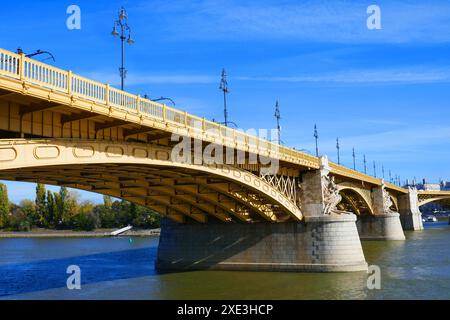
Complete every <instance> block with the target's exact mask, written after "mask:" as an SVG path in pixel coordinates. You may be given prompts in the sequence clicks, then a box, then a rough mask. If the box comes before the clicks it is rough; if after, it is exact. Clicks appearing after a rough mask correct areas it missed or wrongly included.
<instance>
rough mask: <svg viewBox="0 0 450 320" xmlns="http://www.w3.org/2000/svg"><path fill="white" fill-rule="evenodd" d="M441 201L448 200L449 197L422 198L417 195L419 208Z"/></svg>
mask: <svg viewBox="0 0 450 320" xmlns="http://www.w3.org/2000/svg"><path fill="white" fill-rule="evenodd" d="M443 200H450V195H444V196H423V195H420V194H419V202H418V205H419V207H421V206H423V205H425V204H428V203H432V202H439V201H443Z"/></svg>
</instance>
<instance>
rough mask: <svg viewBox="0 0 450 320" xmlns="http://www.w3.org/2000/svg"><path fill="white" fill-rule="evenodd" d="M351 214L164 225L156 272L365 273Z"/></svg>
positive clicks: (164, 221) (354, 218)
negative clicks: (282, 220) (302, 219)
mask: <svg viewBox="0 0 450 320" xmlns="http://www.w3.org/2000/svg"><path fill="white" fill-rule="evenodd" d="M355 220H356V217H355V216H354V215H353V214H343V215H339V216H325V215H324V216H320V217H305V222H285V223H264V222H261V223H253V224H244V223H234V224H224V223H208V224H199V223H187V224H177V223H174V222H172V221H170V220H167V219H164V220H163V222H162V227H161V236H160V240H159V248H158V258H157V262H156V267H157V269H158V270H160V271H179V270H195V269H215V270H246V271H310V272H336V271H339V272H344V271H367V263H366V261H365V258H364V254H363V251H362V248H361V242H360V239H359V236H358V232H357V229H356V225H355Z"/></svg>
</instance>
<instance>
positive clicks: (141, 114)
mask: <svg viewBox="0 0 450 320" xmlns="http://www.w3.org/2000/svg"><path fill="white" fill-rule="evenodd" d="M0 90H1V91H0V99H2V100H10V101H16V102H21V103H23V102H24V101H25V102H26V103H25V105H26V106H27V107H26V109H25V110H24V111H23V113H24V114H25V113H27V112H28V113H29V112H33V111H34V110H36V111H40V110H44V109H45V108H47V109H50V108H53V109H55V108H56V109H57V108H62V107H64V108H70V109H71V111H73V113H71V112H70V113H69V115H68V116H66V118H65V120H64V119H63V118H62V119H61V123H62V125H63V126H64V123H65V122H64V121H66V122H71V121H73V120H74V119H75V120H76V119H77V118H79V119H83V118H89V117H91V118H93V117H98V118H97V119H101V121H100V122H103V123H100V124H99V125H98V126H97V125H96V129H95V130H96V132H97V131H98V130H101V129H104V128H110V127H114V126H124V127H127V126H128V133H129V134H133V133H139V132H150V131H152V132H153V133H154V139H155V140H157V139H158V138H159V137H162V136H164V134H171V133H176V134H179V135H182V136H187V137H191V138H193V139H198V140H201V141H204V142H212V143H215V144H219V145H223V146H226V147H230V148H233V149H237V150H243V151H245V152H248V153H253V154H258V155H261V156H266V157H272V158H277V159H279V160H280V161H284V162H286V163H288V164H291V165H294V166H295V165H297V166H299V167H302V168H306V169H318V168H319V159H318V158H317V157H314V156H311V155H308V154H306V153H303V152H300V151H297V150H295V149H292V148H288V147H285V146H280V145H278V144H275V143H272V142H270V141H268V140H265V139H262V138H258V137H256V136H252V135H248V134H245V133H243V132H241V131H239V130H235V129H231V128H228V127H225V126H222V125H220V124H218V123H215V122H212V121H208V120H206V119H204V118H200V117H197V116H194V115H192V114H189V113H187V112H184V111H180V110H177V109H175V108H171V107H168V106H166V105H164V104H160V103H156V102H154V101H151V100H148V99H144V98H142V97H140V96H139V95H134V94H131V93H128V92H124V91H121V90H118V89H115V88H113V87H111V86H109V85H108V84H102V83H99V82H96V81H93V80H90V79H87V78H84V77H81V76H79V75H76V74H74V73H72V72H71V71H65V70H62V69H58V68H55V67H53V66H50V65H48V64H44V63H42V62H38V61H35V60H32V59H30V58H27V57H25V56H24V55H23V54H15V53H13V52H10V51H7V50H3V49H0ZM36 101H40V103H36ZM75 110H76V111H75ZM62 113H64V111H62ZM21 117H22V114H21ZM63 117H64V115H63ZM20 126H22V122H20ZM161 134H162V135H161ZM330 167H331V172H332V173H333V174H335V175H338V176H341V177H344V178H348V179H352V180H357V181H360V182H362V183H367V184H370V185H381V184H382V180H381V179H378V178H374V177H372V176H369V175H366V174H363V173H360V172H357V171H355V170H352V169H349V168H346V167H344V166H340V165H338V164H335V163H330ZM386 186H387V188H388V189H390V190H391V191H395V192H397V193H407V190H406V189H404V188H401V187H398V186H396V185H393V184H390V183H386Z"/></svg>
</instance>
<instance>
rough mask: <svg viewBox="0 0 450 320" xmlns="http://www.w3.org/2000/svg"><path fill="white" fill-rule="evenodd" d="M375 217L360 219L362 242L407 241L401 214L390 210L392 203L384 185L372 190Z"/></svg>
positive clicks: (364, 216) (367, 216)
mask: <svg viewBox="0 0 450 320" xmlns="http://www.w3.org/2000/svg"><path fill="white" fill-rule="evenodd" d="M372 197H373V208H374V215H361V216H359V217H358V221H357V223H356V224H357V227H358V232H359V236H360V238H361V240H405V234H404V233H403V229H402V225H401V222H400V214H399V213H398V212H395V211H392V210H391V209H390V207H391V205H392V201H391V199H390V196H389V193H388V192H387V191H386V189H385V186H384V184H383V185H381V186H380V187H376V188H374V189H373V190H372Z"/></svg>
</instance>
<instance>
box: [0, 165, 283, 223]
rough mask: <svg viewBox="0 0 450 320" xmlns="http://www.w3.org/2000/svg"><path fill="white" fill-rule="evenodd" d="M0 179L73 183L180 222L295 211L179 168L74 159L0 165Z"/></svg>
mask: <svg viewBox="0 0 450 320" xmlns="http://www.w3.org/2000/svg"><path fill="white" fill-rule="evenodd" d="M0 180H14V181H24V182H40V183H45V184H49V185H58V186H67V187H71V188H76V189H81V190H87V191H92V192H96V193H100V194H104V195H110V196H113V197H117V198H122V199H126V200H129V201H131V202H134V203H137V204H140V205H143V206H146V207H148V208H150V209H153V210H155V211H156V212H158V213H160V214H161V215H163V216H167V217H168V218H171V219H172V220H175V221H177V222H186V218H190V219H193V220H195V221H197V222H202V223H205V222H207V221H208V220H212V221H214V220H219V221H222V222H233V221H234V222H236V221H242V222H260V221H287V220H289V219H290V215H289V214H287V213H286V212H284V211H283V210H282V209H281V208H280V206H278V205H276V204H274V203H273V202H271V201H269V200H268V199H267V198H265V197H264V196H261V195H260V194H258V192H255V191H254V190H251V189H249V188H246V187H245V185H242V184H237V183H233V182H230V181H227V180H225V179H221V178H219V177H213V176H211V175H208V174H205V173H199V172H198V171H195V170H190V169H187V168H177V167H157V168H156V167H151V166H147V165H127V164H79V165H76V164H71V165H56V166H51V165H50V166H42V167H31V168H18V169H10V170H0Z"/></svg>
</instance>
